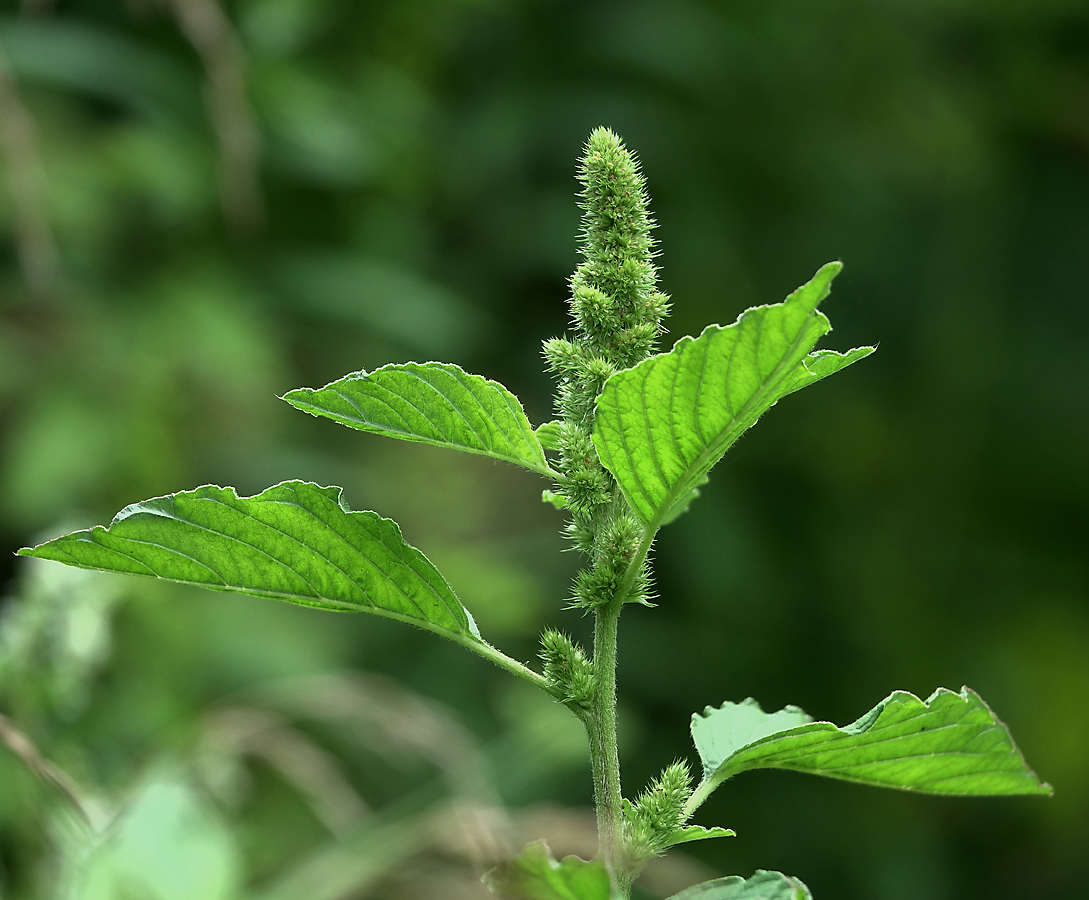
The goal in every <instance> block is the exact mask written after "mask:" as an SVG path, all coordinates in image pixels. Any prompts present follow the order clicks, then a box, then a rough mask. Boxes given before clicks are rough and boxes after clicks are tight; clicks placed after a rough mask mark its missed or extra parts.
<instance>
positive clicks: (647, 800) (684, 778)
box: [624, 760, 692, 866]
mask: <svg viewBox="0 0 1089 900" xmlns="http://www.w3.org/2000/svg"><path fill="white" fill-rule="evenodd" d="M691 785H692V775H691V773H690V772H689V770H688V764H687V763H685V762H683V761H680V760H678V761H677V762H674V763H672V764H670V765H668V766H666V768H665V769H664V770H663V771H662V774H661V775H659V776H658V778H656V779H655V780H654V781H653V782H652V783H651V785H650V786H649V787H648V788H647V789H646V790H645V791H643V793H642V794H641V795H640V797H639V799H638V800H637V801H636V802H635V803H626V810H625V813H626V815H625V819H624V845H625V854H626V856H627V857H628V859H629V863H630V864H631V865H633V866H639V865H641V864H642V863H644V862H646V861H647V860H648V859H650V858H651V857H653V856H657V855H658V854H659V853H661V852H662V851H664V850H665V849H666V848H667V847H669V846H670V845H671V844H673V843H675V842H676V838H675V834H676V832H677V829H679V828H680V827H681V826H682V825H684V822H685V819H686V816H685V813H684V805H685V803H686V802H687V800H688V798H689V796H690V795H691V793H692V786H691Z"/></svg>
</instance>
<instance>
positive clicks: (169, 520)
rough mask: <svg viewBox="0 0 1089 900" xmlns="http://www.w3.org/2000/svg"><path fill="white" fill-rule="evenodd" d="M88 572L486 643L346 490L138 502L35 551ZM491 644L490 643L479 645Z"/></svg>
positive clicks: (422, 565)
mask: <svg viewBox="0 0 1089 900" xmlns="http://www.w3.org/2000/svg"><path fill="white" fill-rule="evenodd" d="M19 553H20V554H21V555H23V556H36V557H39V558H41V559H54V560H57V561H59V562H63V563H67V564H68V565H71V566H80V567H81V568H84V569H100V570H103V571H107V572H125V573H130V574H137V575H153V576H155V577H158V578H165V579H168V580H170V581H179V582H183V583H186V584H196V585H200V586H201V587H206V588H211V589H213V590H218V591H237V592H239V593H243V594H253V595H256V596H258V597H271V598H274V599H277V600H288V601H290V602H292V603H299V604H303V605H306V606H318V607H322V608H324V609H333V610H342V611H364V612H372V613H377V614H378V615H381V616H386V617H388V618H391V619H399V620H400V621H402V622H409V623H411V624H413V625H418V626H420V627H421V628H426V629H428V630H430V631H434V632H437V633H439V634H442V635H445V636H447V637H451V638H454V639H455V640H458V641H459V642H460V643H473V642H480V637H479V633H478V632H477V629H476V624H475V623H474V622H473V619H472V616H470V615H469V612H468V611H467V610H466V609H465V608H464V607H463V606H462V605H461V603H460V602H459V601H458V599H457V597H456V596H454V592H453V591H452V590H451V588H450V586H449V585H448V584H447V583H446V580H445V579H444V578H443V577H442V575H440V574H439V572H438V570H437V569H436V568H435V567H434V566H433V565H432V564H431V562H430V561H429V560H428V559H427V557H425V556H424V555H423V554H422V553H421V552H420V551H419V550H417V549H416V548H415V547H412V546H410V545H409V544H407V543H406V542H405V540H404V538H403V537H401V530H400V528H398V527H397V524H396V523H395V522H392V521H391V520H389V519H384V518H382V517H381V516H379V515H378V514H377V513H373V512H353V511H351V510H350V509H349V508H348V506H347V504H346V503H345V502H344V499H343V497H342V495H341V489H340V488H338V487H319V486H318V485H316V484H310V483H308V482H303V481H286V482H284V483H283V484H279V485H276V486H275V487H271V488H269V489H268V490H266V491H264V492H263V493H261V494H258V495H257V496H255V497H239V496H238V495H237V494H236V493H235V491H234V489H233V488H222V487H216V486H214V485H206V486H204V487H200V488H197V489H196V490H193V491H182V492H180V493H177V494H171V495H169V496H166V497H156V498H154V499H152V500H146V501H144V502H142V503H135V504H133V505H132V506H128V507H126V508H125V509H123V510H122V511H121V512H120V513H118V514H117V516H116V518H115V519H114V520H113V522H111V523H110V525H109V526H108V527H105V528H104V527H102V526H97V527H95V528H91V529H88V530H86V531H76V532H74V533H72V534H68V535H65V536H63V537H59V538H56V539H55V540H52V541H47V542H46V543H44V544H40V545H38V546H37V547H33V548H24V549H23V550H20V551H19ZM480 643H482V642H480Z"/></svg>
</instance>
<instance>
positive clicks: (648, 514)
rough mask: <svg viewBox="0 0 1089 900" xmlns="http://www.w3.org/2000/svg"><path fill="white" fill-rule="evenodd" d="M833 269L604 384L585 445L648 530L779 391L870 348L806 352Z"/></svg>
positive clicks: (683, 500)
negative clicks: (777, 300) (594, 450)
mask: <svg viewBox="0 0 1089 900" xmlns="http://www.w3.org/2000/svg"><path fill="white" fill-rule="evenodd" d="M840 268H841V265H840V263H838V262H837V263H829V264H828V265H826V266H824V267H823V268H821V270H820V271H819V272H817V274H816V275H815V276H814V277H813V280H812V281H810V282H809V283H808V284H805V285H803V286H802V287H800V288H798V290H796V291H795V292H794V293H793V294H791V295H790V296H789V297H788V298H787V299H786V300H785V301H784V302H783V303H779V304H776V305H774V306H758V307H756V308H755V309H750V310H748V311H747V312H744V313H742V315H741V316H740V318H738V320H737V321H736V322H735V323H734V324H733V325H730V326H728V327H726V328H723V327H722V326H719V325H709V326H708V327H707V328H706V329H704V331H703V334H701V335H700V336H699V337H698V338H695V339H693V338H690V337H683V338H681V339H680V340H679V341H677V343H676V344H675V345H674V347H673V349H672V350H671V351H669V352H668V353H662V354H659V355H658V356H652V357H651V358H650V359H647V360H645V361H643V362H641V363H639V365H637V366H635V367H634V368H631V369H625V370H623V371H620V372H617V373H616V374H615V375H613V376H612V377H610V378H609V380H608V381H607V382H606V383H605V388H604V390H603V391H602V393H601V396H600V397H598V400H597V417H596V419H595V423H594V445H595V446H596V447H597V452H598V455H599V457H600V458H601V462H602V464H603V465H604V466H605V467H606V468H607V469H608V470H609V471H610V472H612V473H613V475H614V476H615V478H616V480H617V482H618V483H619V485H620V487H621V489H622V490H623V492H624V496H625V497H626V498H627V499H628V502H629V503H630V504H631V506H632V508H633V509H634V510H635V512H636V513H637V514H638V515H639V516H640V518H641V519H642V520H643V522H644V523H645V524H647V525H649V526H651V527H652V528H657V527H658V526H659V525H661V524H663V523H664V522H665V521H667V520H669V519H670V518H671V517H675V515H677V514H679V512H680V511H683V509H684V507H685V505H687V503H688V502H689V500H690V498H691V495H692V492H693V491H694V490H695V489H696V488H698V487H699V485H700V484H701V483H702V482H703V480H704V479H705V478H706V476H707V473H708V472H709V471H710V470H711V468H712V467H713V466H714V465H715V463H717V462H718V461H719V460H720V459H721V458H722V456H723V454H724V453H725V452H726V451H727V450H728V449H729V448H730V447H731V446H732V445H733V444H734V443H735V442H736V441H737V440H738V438H740V437H741V435H742V434H743V433H744V432H745V431H746V429H748V428H750V427H751V426H752V425H753V424H754V423H755V422H756V420H757V419H758V418H759V417H760V416H761V415H762V414H763V413H764V412H765V411H766V410H767V409H769V408H770V407H771V406H773V405H774V404H775V403H776V402H777V401H778V400H779V399H780V398H781V397H784V396H786V395H787V394H790V393H793V392H794V391H796V390H800V389H801V388H803V387H805V386H806V385H808V384H812V383H813V382H815V381H819V380H820V379H821V378H825V377H827V376H828V375H831V374H832V373H833V372H837V371H839V370H840V369H842V368H844V367H845V366H848V365H850V364H851V363H853V362H855V361H856V360H859V359H861V358H862V357H864V356H868V355H869V354H870V353H872V352H873V349H874V348H872V347H859V348H857V349H855V350H851V351H850V352H849V353H847V354H839V353H834V352H832V351H827V350H824V351H818V352H816V353H810V351H811V350H812V349H813V346H814V344H816V342H817V341H818V340H819V339H820V338H821V337H823V336H824V335H825V334H827V333H828V332H829V331H830V330H831V327H832V326H831V325H830V324H829V322H828V319H827V318H825V316H824V314H823V313H820V312H818V311H817V304H819V303H820V302H821V301H822V300H823V299H824V298H825V297H827V296H828V292H829V286H830V284H831V282H832V279H833V278H834V277H835V276H836V274H837V273H838V272H839V270H840ZM807 354H809V355H808V356H807Z"/></svg>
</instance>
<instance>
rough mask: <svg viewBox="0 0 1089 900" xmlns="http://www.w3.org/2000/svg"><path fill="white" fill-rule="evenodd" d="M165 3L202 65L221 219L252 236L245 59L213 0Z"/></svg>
mask: <svg viewBox="0 0 1089 900" xmlns="http://www.w3.org/2000/svg"><path fill="white" fill-rule="evenodd" d="M169 2H170V6H171V8H172V9H173V10H174V15H175V17H176V18H177V20H178V24H179V25H180V26H181V29H182V31H183V32H184V33H185V36H186V37H187V38H188V39H189V42H190V43H191V44H192V45H193V47H194V48H196V51H197V53H199V54H200V58H201V61H202V62H203V63H204V71H205V75H206V77H207V82H208V83H207V88H206V90H207V100H208V107H209V112H210V115H211V118H212V127H213V128H214V129H215V132H216V137H217V139H218V140H219V193H220V199H221V201H222V203H223V214H224V216H225V217H226V219H227V222H228V223H229V224H230V225H231V227H233V228H235V229H236V230H238V231H253V230H255V229H257V228H258V227H260V225H261V224H262V223H263V222H264V216H265V207H264V201H263V199H262V197H261V186H260V183H259V178H258V168H259V162H260V155H261V135H260V131H259V129H258V127H257V121H256V118H255V116H254V114H253V110H251V109H250V106H249V102H248V101H247V99H246V78H245V71H246V59H245V53H244V52H243V50H242V45H241V43H240V42H239V40H238V37H237V35H236V34H235V32H234V28H233V27H232V26H231V22H230V19H228V18H227V14H226V13H225V12H224V11H223V9H222V7H220V5H219V4H218V3H217V2H216V0H169Z"/></svg>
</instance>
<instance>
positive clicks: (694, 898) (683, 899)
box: [669, 869, 813, 900]
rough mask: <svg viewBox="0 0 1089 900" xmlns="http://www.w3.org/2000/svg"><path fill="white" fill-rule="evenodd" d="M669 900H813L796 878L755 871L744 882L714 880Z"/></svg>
mask: <svg viewBox="0 0 1089 900" xmlns="http://www.w3.org/2000/svg"><path fill="white" fill-rule="evenodd" d="M669 900H813V895H812V894H811V893H809V888H807V887H806V886H805V885H804V884H803V883H802V882H801V881H799V880H798V879H797V878H791V877H790V876H789V875H784V874H783V873H782V872H768V871H765V870H763V869H757V870H756V874H755V875H753V877H752V878H749V879H747V880H746V879H744V878H742V877H741V876H740V875H730V876H727V877H726V878H716V879H714V880H713V881H705V882H704V883H703V884H697V885H695V886H693V887H690V888H688V889H687V890H684V891H681V892H680V893H679V894H674V895H673V896H672V897H670V898H669Z"/></svg>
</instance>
